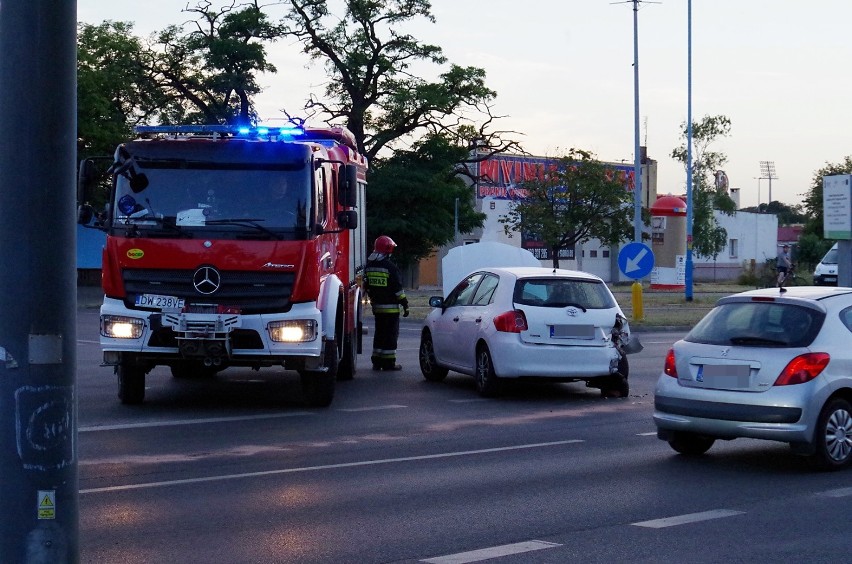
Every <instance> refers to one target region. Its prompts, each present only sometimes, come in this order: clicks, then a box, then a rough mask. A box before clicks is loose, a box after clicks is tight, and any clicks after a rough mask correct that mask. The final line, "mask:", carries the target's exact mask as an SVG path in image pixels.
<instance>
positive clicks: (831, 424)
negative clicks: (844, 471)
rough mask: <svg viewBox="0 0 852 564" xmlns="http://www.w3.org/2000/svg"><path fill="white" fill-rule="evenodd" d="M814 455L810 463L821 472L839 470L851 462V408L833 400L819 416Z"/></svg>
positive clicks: (845, 403) (846, 402)
mask: <svg viewBox="0 0 852 564" xmlns="http://www.w3.org/2000/svg"><path fill="white" fill-rule="evenodd" d="M815 436H816V453H814V455H813V457H812V462H813V463H814V464H815V465H816V466H817V468H820V469H822V470H839V469H840V468H843V467H844V466H847V465H848V464H849V463H850V461H852V406H850V404H849V402H848V401H846V400H844V399H840V398H835V399H833V400H830V401H829V402H828V403H827V404H825V407H823V408H822V411H821V412H820V414H819V419H817V428H816V435H815Z"/></svg>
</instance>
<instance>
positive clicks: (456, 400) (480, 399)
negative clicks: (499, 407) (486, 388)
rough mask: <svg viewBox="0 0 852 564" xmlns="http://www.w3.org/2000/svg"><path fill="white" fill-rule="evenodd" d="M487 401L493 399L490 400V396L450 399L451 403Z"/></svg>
mask: <svg viewBox="0 0 852 564" xmlns="http://www.w3.org/2000/svg"><path fill="white" fill-rule="evenodd" d="M485 401H491V400H490V399H488V398H472V399H453V400H449V402H450V403H479V402H485Z"/></svg>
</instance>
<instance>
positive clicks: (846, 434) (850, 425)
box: [825, 409, 852, 462]
mask: <svg viewBox="0 0 852 564" xmlns="http://www.w3.org/2000/svg"><path fill="white" fill-rule="evenodd" d="M825 448H826V450H827V451H828V455H829V456H830V457H831V458H832V460H835V461H837V462H844V461H845V460H847V459H848V458H849V456H850V453H852V415H850V413H849V412H848V411H846V410H845V409H838V410H836V411H834V412H833V413H832V414H831V416H830V417H829V418H828V421H827V422H826V426H825Z"/></svg>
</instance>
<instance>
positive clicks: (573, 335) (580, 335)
mask: <svg viewBox="0 0 852 564" xmlns="http://www.w3.org/2000/svg"><path fill="white" fill-rule="evenodd" d="M550 337H551V338H553V339H594V338H595V326H594V325H551V326H550Z"/></svg>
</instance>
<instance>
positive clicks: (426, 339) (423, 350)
mask: <svg viewBox="0 0 852 564" xmlns="http://www.w3.org/2000/svg"><path fill="white" fill-rule="evenodd" d="M420 372H422V373H423V377H424V378H426V379H427V380H428V381H430V382H440V381H442V380H443V379H444V378H446V377H447V372H449V370H447V369H446V368H441V367H440V366H438V361H437V360H436V359H435V347H434V346H433V344H432V334H431V333H429V331H423V334H422V335H421V336H420Z"/></svg>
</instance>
